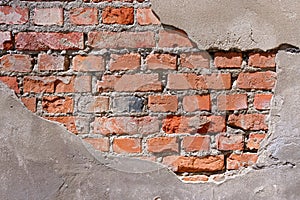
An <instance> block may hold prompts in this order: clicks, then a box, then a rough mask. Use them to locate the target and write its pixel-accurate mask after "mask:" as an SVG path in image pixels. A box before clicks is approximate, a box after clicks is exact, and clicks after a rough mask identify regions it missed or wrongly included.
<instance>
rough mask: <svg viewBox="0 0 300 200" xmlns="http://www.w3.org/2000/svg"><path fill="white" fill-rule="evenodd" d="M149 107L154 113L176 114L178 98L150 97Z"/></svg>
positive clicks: (169, 96) (165, 96)
mask: <svg viewBox="0 0 300 200" xmlns="http://www.w3.org/2000/svg"><path fill="white" fill-rule="evenodd" d="M148 107H149V110H151V111H153V112H176V111H177V108H178V98H177V96H175V95H160V96H156V95H155V96H154V95H150V96H149V98H148Z"/></svg>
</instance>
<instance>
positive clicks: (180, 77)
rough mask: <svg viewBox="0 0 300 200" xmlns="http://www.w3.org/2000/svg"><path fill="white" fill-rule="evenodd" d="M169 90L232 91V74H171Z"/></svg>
mask: <svg viewBox="0 0 300 200" xmlns="http://www.w3.org/2000/svg"><path fill="white" fill-rule="evenodd" d="M167 88H168V89H172V90H188V89H195V90H199V89H215V90H221V89H230V88H231V75H230V74H211V75H199V76H197V75H196V74H191V73H190V74H169V75H168V83H167Z"/></svg>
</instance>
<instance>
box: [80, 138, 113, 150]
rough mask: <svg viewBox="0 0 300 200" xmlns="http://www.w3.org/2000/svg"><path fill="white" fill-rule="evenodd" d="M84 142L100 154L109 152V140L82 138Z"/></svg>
mask: <svg viewBox="0 0 300 200" xmlns="http://www.w3.org/2000/svg"><path fill="white" fill-rule="evenodd" d="M83 140H84V141H86V142H87V143H90V144H91V145H92V146H93V147H94V148H95V149H96V150H98V151H102V152H108V151H109V139H108V138H84V139H83Z"/></svg>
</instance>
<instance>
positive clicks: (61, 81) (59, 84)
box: [49, 76, 74, 93]
mask: <svg viewBox="0 0 300 200" xmlns="http://www.w3.org/2000/svg"><path fill="white" fill-rule="evenodd" d="M49 78H51V77H49ZM53 78H55V83H54V84H55V85H54V87H55V92H56V93H65V92H74V77H72V76H58V77H53Z"/></svg>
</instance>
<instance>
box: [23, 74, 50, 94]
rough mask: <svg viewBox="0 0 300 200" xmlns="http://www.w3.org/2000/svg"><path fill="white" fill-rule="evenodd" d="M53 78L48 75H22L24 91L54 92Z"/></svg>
mask: <svg viewBox="0 0 300 200" xmlns="http://www.w3.org/2000/svg"><path fill="white" fill-rule="evenodd" d="M54 82H55V79H54V78H50V77H36V76H25V77H24V83H23V84H24V88H23V90H24V92H32V93H42V92H49V93H53V92H54Z"/></svg>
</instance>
